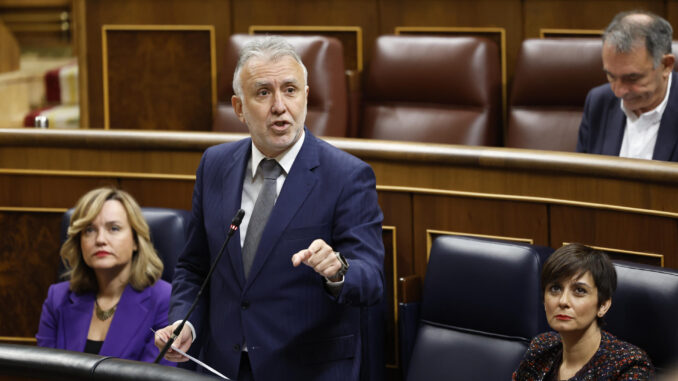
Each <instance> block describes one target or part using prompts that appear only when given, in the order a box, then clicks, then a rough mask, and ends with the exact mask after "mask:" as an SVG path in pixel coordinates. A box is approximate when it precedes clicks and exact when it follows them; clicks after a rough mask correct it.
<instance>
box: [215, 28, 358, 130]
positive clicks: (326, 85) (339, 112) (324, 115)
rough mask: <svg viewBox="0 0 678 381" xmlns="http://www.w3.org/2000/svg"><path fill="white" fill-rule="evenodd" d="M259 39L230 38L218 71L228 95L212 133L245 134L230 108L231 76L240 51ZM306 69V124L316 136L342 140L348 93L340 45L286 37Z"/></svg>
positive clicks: (315, 38) (333, 41)
mask: <svg viewBox="0 0 678 381" xmlns="http://www.w3.org/2000/svg"><path fill="white" fill-rule="evenodd" d="M256 37H258V36H253V35H247V34H234V35H232V36H231V37H230V39H229V42H228V46H227V53H226V59H225V61H224V66H223V68H222V70H221V71H220V75H221V77H220V83H219V87H220V88H221V89H222V90H223V91H222V92H221V93H226V94H229V97H228V99H224V100H223V101H222V102H220V103H219V105H218V107H217V113H216V115H215V117H214V124H213V126H212V130H213V131H224V132H244V133H247V132H248V130H247V126H246V125H245V124H244V123H243V122H241V121H240V120H239V119H238V117H237V116H236V115H235V112H234V111H233V107H232V106H231V96H230V95H232V94H233V87H232V81H233V73H234V72H235V66H236V64H237V63H238V57H239V55H240V49H242V47H243V46H244V45H245V44H246V43H247V42H248V41H250V40H252V39H253V38H256ZM285 39H286V40H287V41H289V43H290V44H292V46H293V47H294V49H295V50H296V51H297V54H299V56H300V57H301V60H302V62H303V63H304V65H305V66H306V69H307V70H308V86H309V94H308V113H307V115H306V125H307V127H308V128H309V130H310V131H311V132H312V133H313V134H314V135H316V136H339V137H344V136H346V135H347V133H348V93H347V91H346V75H345V70H344V58H343V57H344V50H343V47H342V45H341V42H340V41H339V40H337V39H336V38H333V37H326V36H285Z"/></svg>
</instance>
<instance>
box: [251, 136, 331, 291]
mask: <svg viewBox="0 0 678 381" xmlns="http://www.w3.org/2000/svg"><path fill="white" fill-rule="evenodd" d="M318 148H319V144H318V141H317V139H316V137H315V136H313V135H311V133H310V132H309V131H308V130H306V138H305V140H304V143H303V145H302V146H301V150H299V154H298V155H297V157H296V159H295V160H294V164H292V168H291V169H290V173H288V174H287V178H286V179H285V183H284V184H283V187H282V189H281V190H280V194H279V195H278V199H277V200H276V202H275V205H274V206H273V210H272V211H271V216H270V217H269V219H268V222H267V223H266V228H264V232H263V234H262V239H261V242H259V247H258V248H257V253H256V254H255V256H254V262H253V263H252V268H251V269H250V275H249V276H248V277H247V284H246V285H245V289H247V288H249V287H250V285H251V284H252V282H253V281H254V279H256V277H257V275H258V274H259V271H261V268H262V267H263V265H264V264H265V263H266V259H267V258H268V256H270V255H271V253H272V252H273V249H274V248H275V247H276V245H277V243H278V240H280V237H281V236H282V235H283V232H284V231H285V229H287V226H288V225H289V223H290V221H291V220H292V218H293V217H294V215H295V214H296V213H297V211H298V210H299V209H301V205H302V204H303V203H304V201H305V200H306V198H307V197H308V195H309V194H310V193H311V190H312V189H313V187H314V186H315V184H316V182H317V181H318V178H317V175H316V174H315V173H314V172H313V170H314V169H315V168H316V167H318V166H319V165H320V161H319V159H318ZM281 254H284V255H287V254H289V255H290V257H291V256H292V254H294V253H281ZM241 268H242V266H241Z"/></svg>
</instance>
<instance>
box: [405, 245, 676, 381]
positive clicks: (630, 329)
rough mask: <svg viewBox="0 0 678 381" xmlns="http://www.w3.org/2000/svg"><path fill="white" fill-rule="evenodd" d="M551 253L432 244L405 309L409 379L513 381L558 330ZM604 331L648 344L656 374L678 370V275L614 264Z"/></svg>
mask: <svg viewBox="0 0 678 381" xmlns="http://www.w3.org/2000/svg"><path fill="white" fill-rule="evenodd" d="M551 252H553V250H552V249H550V248H546V247H538V246H532V245H527V244H522V243H513V242H501V241H492V240H486V239H481V238H471V237H461V236H440V237H438V238H436V239H435V241H434V242H433V245H432V248H431V253H430V257H429V262H428V267H427V270H426V279H425V281H424V286H423V292H422V299H421V302H411V303H404V304H401V305H400V307H399V310H400V335H401V336H402V342H403V343H404V345H402V346H401V350H402V352H401V356H402V359H403V372H404V374H405V375H407V378H406V379H407V380H430V381H435V380H448V379H450V375H455V376H454V378H457V379H463V380H501V379H503V380H507V379H510V378H511V374H512V373H513V371H514V370H516V369H517V368H518V365H519V363H520V361H521V360H522V357H523V355H524V353H525V351H526V350H527V348H528V345H529V343H530V340H531V338H532V337H534V336H536V335H537V334H539V333H541V332H545V331H548V330H550V329H549V328H548V325H547V323H546V319H545V313H544V307H543V302H542V300H543V296H542V293H541V291H540V284H539V283H540V274H541V267H542V265H543V263H544V262H545V260H546V259H547V258H548V256H549V255H550V254H551ZM614 266H615V268H616V271H617V277H618V280H617V290H616V292H615V294H614V296H613V297H612V308H611V309H610V310H609V312H608V313H607V314H606V315H605V320H606V322H607V324H606V326H605V330H607V331H609V332H610V333H612V334H613V335H615V336H617V337H619V338H620V339H622V340H624V341H627V342H630V343H632V344H635V345H636V346H638V347H640V348H643V349H644V350H645V351H646V352H647V353H648V355H649V356H650V358H651V359H652V361H653V363H654V365H655V367H656V368H657V371H658V373H660V374H661V373H662V372H665V371H667V370H668V369H669V368H672V367H675V366H677V365H678V327H677V326H676V324H675V318H676V316H678V272H676V271H674V270H669V269H663V268H657V267H654V266H649V265H639V264H634V263H622V262H616V263H615V264H614Z"/></svg>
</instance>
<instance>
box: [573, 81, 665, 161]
mask: <svg viewBox="0 0 678 381" xmlns="http://www.w3.org/2000/svg"><path fill="white" fill-rule="evenodd" d="M671 75H672V76H673V78H672V81H671V91H670V93H669V99H668V103H667V105H666V109H665V110H664V114H663V115H662V119H661V122H660V123H659V132H658V133H657V143H656V144H655V146H654V153H653V154H652V159H654V160H665V161H678V149H676V148H677V145H678V78H677V77H676V75H675V73H672V74H671ZM620 102H621V100H620V99H619V98H617V97H616V96H615V95H614V93H613V92H612V89H611V88H610V85H609V84H605V85H600V86H598V87H596V88H594V89H593V90H591V91H590V92H589V94H588V95H587V96H586V104H585V105H584V116H583V118H582V121H581V124H580V125H579V140H578V141H577V152H587V153H596V154H601V155H612V156H619V152H620V151H621V144H622V139H623V138H624V129H625V128H626V115H625V114H624V112H623V111H622V109H621V106H620Z"/></svg>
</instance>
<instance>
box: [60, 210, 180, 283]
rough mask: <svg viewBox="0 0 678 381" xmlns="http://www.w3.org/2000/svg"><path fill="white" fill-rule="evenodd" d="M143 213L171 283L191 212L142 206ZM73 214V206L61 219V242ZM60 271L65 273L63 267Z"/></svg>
mask: <svg viewBox="0 0 678 381" xmlns="http://www.w3.org/2000/svg"><path fill="white" fill-rule="evenodd" d="M141 213H142V214H143V215H144V218H145V219H146V222H147V223H148V227H149V228H150V230H151V242H153V246H154V247H155V250H156V252H157V253H158V256H159V257H160V259H161V260H162V262H163V265H164V269H163V272H162V277H161V278H162V279H163V280H165V281H167V282H170V283H171V282H172V278H173V276H174V267H175V266H176V264H177V258H178V257H179V254H181V251H182V250H183V249H184V244H185V243H186V229H187V226H188V220H189V218H190V212H189V211H187V210H183V209H170V208H141ZM71 215H73V209H72V208H71V209H69V210H67V211H66V212H65V213H64V215H63V217H62V219H61V242H64V241H65V240H66V237H67V233H68V226H69V225H70V221H71ZM59 273H60V274H61V273H63V267H62V269H61V270H60V271H59Z"/></svg>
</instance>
